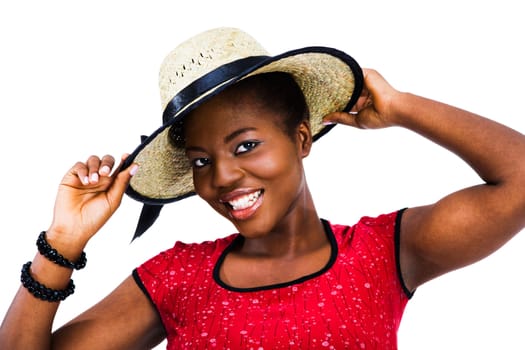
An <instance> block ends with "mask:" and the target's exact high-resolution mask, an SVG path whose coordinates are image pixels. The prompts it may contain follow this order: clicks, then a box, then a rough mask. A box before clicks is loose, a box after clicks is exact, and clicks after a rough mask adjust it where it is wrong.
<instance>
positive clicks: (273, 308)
mask: <svg viewBox="0 0 525 350" xmlns="http://www.w3.org/2000/svg"><path fill="white" fill-rule="evenodd" d="M397 215H398V213H391V214H387V215H381V216H379V217H377V218H370V217H364V218H362V219H361V220H360V221H359V222H358V223H357V224H356V225H354V226H342V225H333V224H330V226H329V227H330V229H331V230H329V231H331V232H329V235H330V238H331V240H332V242H333V244H334V245H335V252H333V253H334V254H337V255H336V256H333V258H334V259H333V262H332V263H331V264H330V265H329V266H327V267H326V268H325V269H323V270H322V271H320V272H319V273H317V274H313V275H311V276H307V277H305V278H303V279H301V280H297V281H293V282H290V283H286V284H282V285H278V286H274V287H272V286H268V287H264V288H256V289H247V290H236V289H232V288H225V287H224V286H222V285H221V284H219V283H217V281H216V279H215V278H214V268H215V265H216V264H217V262H218V260H219V259H220V258H221V256H222V254H223V252H224V250H225V249H227V248H228V247H229V245H230V244H231V243H232V242H233V240H234V239H235V237H237V235H232V236H229V237H226V238H222V239H219V240H216V241H214V242H204V243H199V244H183V243H180V242H178V243H176V244H175V246H174V247H173V248H171V249H169V250H167V251H165V252H163V253H161V254H159V255H158V256H156V257H154V258H152V259H151V260H149V261H147V262H146V263H144V264H143V265H141V266H140V267H138V268H137V269H136V270H135V271H134V276H135V279H136V280H137V282H138V283H139V286H141V288H143V289H144V290H145V292H146V294H147V295H148V296H149V297H150V298H151V300H152V302H153V303H154V304H155V306H156V307H157V309H158V311H159V314H160V316H161V319H162V322H163V323H164V327H165V328H166V332H167V339H168V345H167V348H168V349H254V350H256V349H267V350H269V349H272V350H273V349H381V350H386V349H397V330H398V327H399V323H400V321H401V317H402V314H403V311H404V308H405V306H406V303H407V302H408V299H409V296H408V295H407V293H406V292H405V289H404V288H403V285H402V283H401V281H400V279H399V274H398V270H397V262H396V246H395V223H396V217H397ZM332 250H334V247H333V248H332Z"/></svg>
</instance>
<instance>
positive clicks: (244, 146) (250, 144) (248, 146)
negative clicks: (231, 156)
mask: <svg viewBox="0 0 525 350" xmlns="http://www.w3.org/2000/svg"><path fill="white" fill-rule="evenodd" d="M259 144H260V142H259V141H246V142H243V143H241V144H240V145H239V146H237V149H235V154H242V153H246V152H249V151H251V150H252V149H254V148H255V147H257V146H258V145H259Z"/></svg>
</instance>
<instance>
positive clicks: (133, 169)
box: [129, 164, 139, 176]
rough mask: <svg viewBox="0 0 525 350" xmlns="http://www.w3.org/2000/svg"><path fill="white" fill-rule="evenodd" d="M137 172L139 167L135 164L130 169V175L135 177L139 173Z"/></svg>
mask: <svg viewBox="0 0 525 350" xmlns="http://www.w3.org/2000/svg"><path fill="white" fill-rule="evenodd" d="M137 170H139V166H138V165H137V164H133V165H132V166H131V169H129V174H130V175H131V176H133V175H135V174H136V173H137Z"/></svg>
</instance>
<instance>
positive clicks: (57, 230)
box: [0, 70, 525, 349]
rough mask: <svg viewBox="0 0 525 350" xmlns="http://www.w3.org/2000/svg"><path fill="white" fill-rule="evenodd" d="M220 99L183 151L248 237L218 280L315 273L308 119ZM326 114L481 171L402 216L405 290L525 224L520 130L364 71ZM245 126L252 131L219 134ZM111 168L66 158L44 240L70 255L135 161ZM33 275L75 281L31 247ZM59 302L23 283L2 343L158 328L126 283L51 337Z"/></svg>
mask: <svg viewBox="0 0 525 350" xmlns="http://www.w3.org/2000/svg"><path fill="white" fill-rule="evenodd" d="M223 97H224V98H223ZM226 97H227V96H226V94H219V95H217V96H216V97H214V98H213V99H212V100H210V101H209V102H208V103H206V104H205V105H203V106H202V108H199V109H198V110H197V112H196V113H194V114H193V116H192V118H190V119H189V120H188V125H187V135H186V136H187V142H188V146H189V148H188V156H189V157H190V159H192V160H193V161H196V160H197V161H196V163H194V164H195V165H197V166H198V167H199V168H198V169H196V171H195V188H196V190H197V193H198V194H199V195H200V196H202V198H203V199H204V200H206V201H207V202H208V203H209V204H210V205H211V206H212V207H213V208H214V209H215V210H217V211H218V212H219V213H220V214H221V215H223V216H225V217H227V218H228V219H229V220H231V221H232V222H233V223H234V225H235V226H236V227H237V228H238V229H239V231H240V232H241V233H242V234H243V235H244V237H245V240H244V244H243V245H241V246H239V247H237V249H236V250H234V251H233V252H232V254H230V255H229V256H228V258H227V259H226V261H225V263H224V265H223V266H222V271H221V278H222V279H223V280H224V281H225V282H227V283H229V284H231V285H233V286H239V287H250V286H260V285H267V284H273V283H276V282H282V281H288V280H291V279H295V278H297V277H299V276H302V275H304V274H309V273H313V272H316V271H318V270H319V269H320V268H322V267H323V266H324V265H325V264H326V261H327V259H328V256H329V254H330V248H329V245H328V244H327V242H326V237H325V236H324V232H323V231H322V227H321V225H320V223H319V218H318V215H317V213H316V210H315V206H314V204H313V201H312V198H311V195H310V192H309V190H308V186H307V184H306V181H305V180H304V170H303V167H302V159H303V158H304V157H306V156H307V155H308V152H309V150H310V147H311V142H312V141H311V135H310V129H309V127H308V124H307V123H302V124H301V125H300V126H299V127H298V128H297V129H296V132H295V133H294V136H292V137H290V135H288V134H286V133H284V132H283V131H282V130H280V129H279V128H278V127H276V125H278V123H275V120H271V117H270V118H269V120H267V119H265V118H261V119H259V120H257V121H256V120H253V115H257V114H259V113H265V109H264V108H262V109H261V108H259V107H256V106H255V105H254V104H251V103H249V100H247V101H246V103H241V104H238V105H236V106H234V105H233V104H232V103H231V100H230V99H228V98H226ZM209 113H213V114H214V116H216V117H217V119H216V121H215V122H216V125H215V124H214V126H213V127H212V128H211V129H208V127H211V126H210V125H203V124H206V123H199V122H198V121H199V118H205V117H206V115H207V114H209ZM250 118H252V119H250ZM325 121H326V122H336V123H340V124H346V125H349V126H353V127H358V128H385V127H391V126H398V127H404V128H407V129H409V130H412V131H414V132H416V133H418V134H420V135H422V136H425V137H427V138H428V139H429V140H431V141H433V142H435V143H436V144H438V145H441V146H442V147H445V148H447V149H449V150H450V151H452V152H454V153H455V154H457V155H458V156H459V157H461V158H463V159H464V160H465V162H466V163H467V164H469V165H470V166H472V168H473V169H474V170H475V171H476V172H477V173H478V174H479V176H480V178H481V179H483V181H484V184H482V185H476V186H473V187H469V188H465V189H463V190H460V191H458V192H455V193H452V194H450V195H448V196H446V197H444V198H443V199H441V200H439V201H438V202H436V203H434V204H430V205H426V206H421V207H417V208H410V209H407V211H406V212H405V214H404V216H403V220H402V225H401V247H400V264H401V273H402V277H403V280H404V282H405V284H406V286H407V287H408V288H409V289H410V290H414V289H415V288H417V287H418V286H420V285H421V284H423V283H425V282H426V281H428V280H431V279H432V278H435V277H437V276H439V275H442V274H444V273H446V272H449V271H452V270H454V269H457V268H459V267H462V266H465V265H468V264H471V263H473V262H475V261H478V260H480V259H482V258H484V257H486V256H487V255H489V254H491V253H492V252H494V251H495V250H497V249H498V248H499V247H501V246H502V245H503V244H504V243H505V242H507V241H508V240H509V239H510V238H511V237H513V235H515V234H516V233H517V232H519V231H520V230H521V229H522V228H523V227H524V225H525V214H524V213H525V186H523V185H524V184H525V137H524V136H523V135H522V134H520V133H518V132H516V131H514V130H512V129H509V128H507V127H505V126H503V125H500V124H498V123H496V122H494V121H491V120H488V119H485V118H483V117H480V116H477V115H475V114H472V113H469V112H466V111H463V110H460V109H458V108H454V107H451V106H448V105H445V104H442V103H439V102H436V101H432V100H428V99H425V98H422V97H419V96H415V95H412V94H408V93H403V92H399V91H397V90H395V89H394V88H392V87H391V86H390V85H389V84H388V83H387V82H386V81H385V80H384V79H383V78H382V77H381V75H379V74H378V73H377V72H375V71H373V70H365V89H364V91H363V94H362V96H361V98H360V99H359V101H358V103H357V105H356V108H355V113H353V114H349V113H333V114H331V115H328V116H326V117H325ZM245 122H246V125H244V124H243V123H245ZM212 124H213V123H212ZM272 125H273V126H272ZM246 126H247V127H249V128H251V129H250V130H248V131H246V130H245V131H244V132H241V133H239V134H237V135H235V137H233V136H232V137H230V138H226V139H225V137H226V136H229V135H232V133H233V132H234V131H236V130H237V129H238V128H239V127H241V129H246V128H245V127H246ZM254 140H255V141H258V142H259V141H262V142H260V143H258V144H257V146H256V147H252V146H253V144H250V143H249V142H253V141H254ZM495 140H497V142H495ZM248 150H249V151H248ZM502 155H505V156H504V157H503V156H502ZM252 157H254V158H252ZM204 159H209V161H210V162H209V163H208V162H207V161H204ZM252 159H258V161H257V162H255V160H254V161H253V162H252ZM263 160H265V161H264V162H263ZM256 163H258V164H259V166H258V167H255V166H254V164H256ZM114 164H115V162H114V159H113V158H112V157H111V156H105V157H102V158H99V157H96V156H92V157H90V158H89V159H88V161H87V162H79V163H77V164H76V165H75V166H73V167H72V168H71V169H70V171H69V172H68V173H67V174H66V175H65V177H64V179H63V180H62V183H61V185H60V188H59V193H58V196H57V200H56V204H55V212H54V214H55V215H54V219H53V222H52V224H51V226H50V228H49V230H48V241H49V242H50V244H51V245H52V246H54V247H56V248H57V250H59V251H60V252H62V253H63V254H64V255H65V256H66V257H68V258H70V259H72V260H75V259H76V258H77V257H78V256H79V254H80V252H81V251H82V250H83V249H84V247H85V245H86V244H87V242H88V241H89V239H90V238H91V237H92V236H93V235H95V234H96V232H97V231H98V230H99V229H100V227H102V225H103V224H104V223H105V222H106V221H107V220H108V219H109V217H110V216H111V215H112V214H113V213H114V211H115V210H116V209H117V208H118V206H119V204H120V201H121V199H122V196H123V194H124V190H125V188H126V186H127V184H128V182H129V180H130V178H131V176H132V175H133V173H134V171H135V170H136V168H135V166H132V167H130V168H129V169H126V170H125V171H122V172H119V173H118V174H117V175H110V171H111V169H112V168H113V166H114ZM261 164H264V165H261ZM201 165H204V166H203V167H200V166H201ZM276 192H278V193H279V196H277V195H276V194H275V193H276ZM278 199H279V201H278ZM232 203H233V204H234V205H232ZM234 207H235V208H236V209H234ZM277 242H279V244H278V243H277ZM241 265H242V266H243V268H241ZM246 266H249V267H248V268H246ZM245 268H246V270H248V272H246V270H244V269H245ZM243 271H244V272H243ZM32 273H33V275H34V276H35V278H36V279H38V280H39V281H41V282H42V283H44V284H47V285H49V286H50V287H52V288H63V287H64V286H65V285H66V284H67V282H68V280H69V278H70V276H71V272H70V271H69V270H66V269H63V268H60V267H57V266H56V265H54V264H53V263H51V262H49V261H48V260H46V259H45V258H43V257H41V256H40V255H38V254H37V255H36V257H35V259H34V261H33V266H32ZM239 273H245V275H244V277H245V278H246V280H241V279H239V278H237V276H238V274H239ZM57 308H58V305H57V304H53V303H46V302H42V301H40V300H38V299H36V298H34V297H33V296H32V295H31V294H29V293H28V292H27V291H26V290H25V289H24V288H21V289H20V290H19V291H18V293H17V295H16V296H15V299H14V301H13V303H12V305H11V308H10V309H9V311H8V313H7V315H6V317H5V319H4V322H3V324H2V328H1V330H0V348H8V349H49V348H55V349H68V348H71V344H74V345H75V349H143V348H147V347H152V346H154V345H155V344H157V343H158V342H159V341H161V340H162V338H163V336H164V334H163V328H162V325H161V322H160V320H159V319H158V316H157V314H156V312H155V310H154V308H153V307H152V305H151V303H150V302H149V301H148V300H147V298H146V296H145V295H144V294H143V293H142V292H141V291H140V290H139V288H138V286H137V285H136V283H135V282H134V281H133V280H132V279H131V278H128V279H126V280H125V281H124V282H123V284H121V285H120V286H119V287H117V289H116V290H115V291H114V292H112V293H111V294H110V295H109V296H108V297H107V298H106V299H104V300H103V301H101V302H100V303H99V304H97V305H95V306H94V307H93V308H91V309H89V310H87V311H86V312H85V313H83V314H82V315H80V316H78V317H77V318H75V319H73V320H72V321H70V322H69V323H68V324H67V325H65V326H63V327H62V328H60V329H59V330H58V331H57V332H55V333H54V334H52V333H51V328H52V324H53V318H54V315H55V313H56V310H57ZM21 330H23V336H21V334H22V331H21Z"/></svg>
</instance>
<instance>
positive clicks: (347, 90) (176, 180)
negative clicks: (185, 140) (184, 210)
mask: <svg viewBox="0 0 525 350" xmlns="http://www.w3.org/2000/svg"><path fill="white" fill-rule="evenodd" d="M260 55H264V56H268V55H269V54H268V53H267V52H266V51H265V50H264V49H263V48H262V47H261V46H260V45H259V44H258V43H257V42H256V41H255V40H254V39H253V38H252V37H251V36H249V35H248V34H246V33H244V32H242V31H240V30H238V29H235V28H219V29H214V30H211V31H207V32H204V33H201V34H199V35H197V36H195V37H193V38H191V39H189V40H188V41H186V42H184V43H182V44H181V45H179V46H178V47H177V48H175V50H173V51H172V52H170V53H169V54H168V56H167V57H166V59H165V60H164V61H163V63H162V66H161V70H160V75H159V87H160V95H161V103H162V106H163V108H165V107H166V105H167V104H168V103H169V102H170V101H171V100H172V98H173V97H174V96H176V95H177V94H178V93H179V92H180V91H181V90H182V89H183V88H185V87H186V86H187V85H189V84H190V83H192V82H194V81H195V80H197V79H199V78H201V77H202V76H203V75H205V74H207V73H209V72H211V71H213V70H215V69H216V68H218V67H220V66H222V65H224V64H227V63H230V62H232V61H235V60H238V59H241V58H246V57H251V56H260ZM283 56H284V57H283V58H281V59H278V60H274V61H273V62H271V63H269V64H267V65H265V66H263V67H260V68H258V69H256V70H254V71H253V72H251V73H249V74H247V75H246V76H245V77H248V76H252V75H256V74H261V73H268V72H286V73H289V74H291V75H292V76H293V77H294V78H295V80H296V81H297V83H298V85H299V86H300V88H301V89H302V91H303V93H304V95H305V99H306V102H307V105H308V108H309V111H310V123H311V128H312V133H313V134H314V135H316V134H318V133H319V132H321V130H322V129H323V128H324V126H323V124H322V118H323V116H325V115H326V114H328V113H330V112H334V111H341V110H343V109H344V108H345V107H346V106H347V104H348V102H349V100H350V98H351V96H352V94H353V92H354V86H355V77H354V74H353V72H352V69H351V67H349V65H348V64H347V63H345V62H344V61H343V60H342V59H340V58H339V57H336V56H335V55H333V54H331V53H324V52H301V53H298V54H292V55H290V56H286V54H285V55H283ZM245 77H240V78H241V79H242V78H245ZM224 83H227V82H224ZM217 89H221V86H220V85H219V86H217V87H215V88H213V89H211V90H210V91H208V92H207V93H205V94H203V95H202V96H195V99H194V101H192V103H190V104H189V105H188V106H186V108H187V107H189V106H191V105H192V104H193V103H195V102H197V101H200V100H203V99H205V97H206V96H207V95H210V94H212V93H213V92H216V91H218V90H217ZM183 111H184V109H182V110H180V111H178V115H181V113H182V112H183ZM174 119H176V117H175V118H174ZM161 128H164V130H162V131H160V132H159V133H158V135H157V136H156V137H155V138H154V139H152V140H150V142H149V143H148V144H147V145H142V146H143V148H142V149H141V151H140V152H139V153H138V154H137V155H136V157H135V159H134V161H135V162H136V163H138V164H139V170H138V172H137V173H136V175H135V176H134V177H133V178H132V180H131V183H130V186H131V188H132V189H133V191H134V192H136V193H138V194H139V196H140V197H144V200H143V201H148V200H151V202H155V201H156V200H159V201H160V202H170V201H175V200H178V199H181V198H184V197H186V196H188V195H189V194H191V193H192V192H193V191H194V187H193V179H192V171H191V168H190V166H189V162H188V161H187V159H186V156H185V154H184V151H183V150H180V149H177V148H175V147H173V146H172V145H171V143H170V142H169V139H168V130H169V128H168V127H167V126H166V125H164V126H163V127H161ZM135 197H136V196H135ZM141 199H142V198H141Z"/></svg>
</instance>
